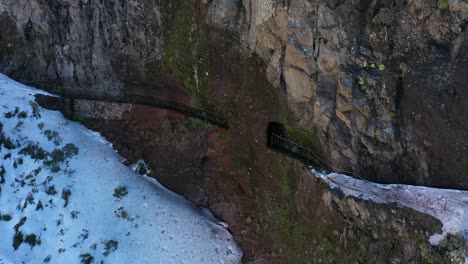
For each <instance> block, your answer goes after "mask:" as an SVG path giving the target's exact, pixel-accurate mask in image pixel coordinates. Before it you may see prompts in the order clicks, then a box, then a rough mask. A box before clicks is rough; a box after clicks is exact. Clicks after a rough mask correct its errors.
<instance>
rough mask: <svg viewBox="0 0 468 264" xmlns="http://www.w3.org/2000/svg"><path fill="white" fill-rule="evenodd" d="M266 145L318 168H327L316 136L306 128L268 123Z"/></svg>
mask: <svg viewBox="0 0 468 264" xmlns="http://www.w3.org/2000/svg"><path fill="white" fill-rule="evenodd" d="M267 147H268V148H269V149H272V150H274V151H277V152H279V153H282V154H286V155H288V156H290V157H293V158H295V159H298V160H301V161H303V162H304V163H305V164H306V165H311V166H313V167H315V168H318V169H327V167H328V166H327V165H326V163H325V162H324V158H323V153H322V148H321V146H320V141H319V140H318V138H317V136H316V135H314V134H313V133H311V132H308V131H306V130H303V129H300V128H296V127H292V126H288V125H284V124H281V123H277V122H271V123H269V124H268V129H267Z"/></svg>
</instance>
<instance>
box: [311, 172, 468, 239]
mask: <svg viewBox="0 0 468 264" xmlns="http://www.w3.org/2000/svg"><path fill="white" fill-rule="evenodd" d="M311 170H312V172H313V173H314V174H315V175H316V176H317V177H320V178H321V179H323V180H324V181H325V182H326V183H328V185H329V186H330V188H331V189H335V188H336V189H340V190H341V191H342V192H343V193H344V194H345V195H346V196H353V197H356V198H360V199H364V200H371V201H373V202H376V203H396V204H397V205H399V206H402V207H408V208H412V209H414V210H416V211H418V212H421V213H426V214H429V215H432V216H434V217H436V218H437V219H439V220H440V221H441V222H442V225H443V227H442V233H441V234H434V235H432V236H431V237H430V239H429V242H430V243H431V244H432V245H437V244H439V242H440V241H441V240H442V239H443V238H444V237H445V236H446V235H447V234H448V233H451V234H457V235H460V236H462V237H463V238H464V239H465V241H468V191H461V190H451V189H438V188H430V187H424V186H414V185H405V184H378V183H372V182H369V181H364V180H358V179H354V178H352V177H349V176H346V175H343V174H338V173H321V172H319V171H317V170H315V169H313V168H311Z"/></svg>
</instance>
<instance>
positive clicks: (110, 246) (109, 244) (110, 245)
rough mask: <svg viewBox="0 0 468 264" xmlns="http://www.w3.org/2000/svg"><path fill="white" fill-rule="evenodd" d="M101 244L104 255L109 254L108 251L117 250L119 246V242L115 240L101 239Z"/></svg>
mask: <svg viewBox="0 0 468 264" xmlns="http://www.w3.org/2000/svg"><path fill="white" fill-rule="evenodd" d="M102 244H103V245H104V253H103V255H104V256H106V257H107V256H109V254H110V253H112V252H114V251H116V250H117V248H118V247H119V242H118V241H115V240H105V241H102Z"/></svg>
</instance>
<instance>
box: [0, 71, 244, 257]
mask: <svg viewBox="0 0 468 264" xmlns="http://www.w3.org/2000/svg"><path fill="white" fill-rule="evenodd" d="M37 93H44V92H43V91H40V90H37V89H34V88H31V87H28V86H25V85H22V84H20V83H17V82H15V81H13V80H11V79H9V78H8V77H6V76H4V75H0V123H1V124H2V125H0V127H2V128H1V129H0V134H1V135H2V136H0V188H1V190H0V264H1V263H67V264H68V263H69V264H72V263H164V264H166V263H190V264H192V263H240V262H241V258H242V251H241V250H240V248H239V247H238V246H237V244H236V243H235V241H234V240H233V238H232V236H231V234H230V233H229V232H228V231H227V230H226V228H225V227H224V226H223V225H224V223H220V222H218V221H217V220H216V219H215V218H214V217H213V216H212V215H210V214H209V213H207V212H206V210H202V209H199V208H196V207H195V206H194V205H192V204H191V203H190V202H189V201H187V200H186V199H184V198H183V197H181V196H179V195H177V194H174V193H172V192H170V191H168V190H167V189H165V188H164V187H162V186H161V185H160V184H159V183H157V182H156V181H155V180H151V179H148V178H147V177H145V176H140V175H138V174H137V173H135V172H134V171H133V170H132V168H130V167H127V166H125V165H123V164H122V161H123V160H124V159H123V158H122V157H120V156H119V155H118V154H117V153H116V151H115V150H113V149H112V146H111V145H110V144H109V143H108V142H107V141H106V140H105V139H103V138H102V137H101V136H100V135H99V134H98V133H95V132H92V131H90V130H88V129H87V128H85V127H84V126H82V125H80V124H79V123H76V122H72V121H68V120H66V119H65V118H64V117H63V116H62V114H61V113H59V112H56V111H50V110H46V109H43V108H41V107H39V106H38V105H37V104H35V103H34V94H37Z"/></svg>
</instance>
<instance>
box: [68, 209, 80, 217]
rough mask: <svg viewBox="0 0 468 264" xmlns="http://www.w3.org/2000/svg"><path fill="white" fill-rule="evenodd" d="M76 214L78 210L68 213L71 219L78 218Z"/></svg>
mask: <svg viewBox="0 0 468 264" xmlns="http://www.w3.org/2000/svg"><path fill="white" fill-rule="evenodd" d="M78 214H80V212H78V211H72V212H70V215H71V218H72V219H76V218H78Z"/></svg>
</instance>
